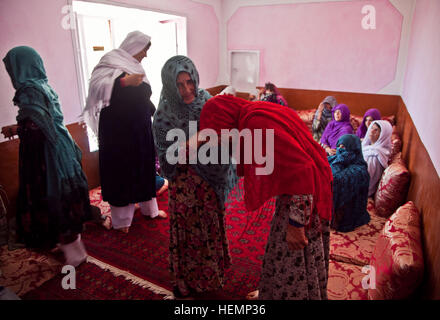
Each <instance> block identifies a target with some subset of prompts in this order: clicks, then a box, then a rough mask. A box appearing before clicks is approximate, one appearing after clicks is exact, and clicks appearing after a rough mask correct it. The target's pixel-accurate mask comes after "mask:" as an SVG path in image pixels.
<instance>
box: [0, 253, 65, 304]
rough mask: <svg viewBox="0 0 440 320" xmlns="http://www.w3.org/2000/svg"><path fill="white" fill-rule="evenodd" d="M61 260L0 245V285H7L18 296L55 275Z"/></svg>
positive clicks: (60, 266)
mask: <svg viewBox="0 0 440 320" xmlns="http://www.w3.org/2000/svg"><path fill="white" fill-rule="evenodd" d="M61 268H62V264H61V262H59V261H57V260H56V259H55V258H54V257H52V256H46V255H42V254H39V253H37V252H34V251H31V250H29V249H17V250H13V251H9V250H8V246H7V245H4V246H2V247H0V286H3V287H8V288H9V289H10V290H11V291H13V292H14V293H15V294H17V295H18V296H22V295H24V294H25V293H27V292H29V291H31V290H33V289H35V288H37V287H39V286H41V285H42V284H43V283H45V282H46V281H48V280H50V279H52V278H53V277H55V276H56V275H57V274H58V273H59V272H60V271H61Z"/></svg>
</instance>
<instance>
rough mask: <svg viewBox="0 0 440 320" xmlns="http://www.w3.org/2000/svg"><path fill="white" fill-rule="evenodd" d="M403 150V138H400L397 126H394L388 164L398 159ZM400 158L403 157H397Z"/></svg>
mask: <svg viewBox="0 0 440 320" xmlns="http://www.w3.org/2000/svg"><path fill="white" fill-rule="evenodd" d="M401 151H402V139H401V138H400V135H399V133H398V132H397V127H396V126H393V133H392V134H391V156H390V160H389V161H388V164H391V163H393V162H394V160H395V159H396V156H397V155H398V154H399V152H401ZM397 158H398V159H400V158H401V157H397Z"/></svg>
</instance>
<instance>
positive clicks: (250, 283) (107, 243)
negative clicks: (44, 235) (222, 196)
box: [82, 189, 274, 299]
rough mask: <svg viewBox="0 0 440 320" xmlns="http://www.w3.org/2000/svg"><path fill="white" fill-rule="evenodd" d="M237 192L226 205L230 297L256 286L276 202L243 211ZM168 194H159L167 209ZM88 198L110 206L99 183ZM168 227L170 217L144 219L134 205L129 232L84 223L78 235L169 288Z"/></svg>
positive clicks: (100, 253)
mask: <svg viewBox="0 0 440 320" xmlns="http://www.w3.org/2000/svg"><path fill="white" fill-rule="evenodd" d="M235 195H236V194H233V195H232V197H231V201H230V203H229V204H228V206H227V217H226V226H227V235H228V239H229V243H230V252H231V256H232V267H231V268H230V269H229V270H228V271H227V276H226V283H225V287H224V293H225V295H226V296H225V298H228V299H243V298H244V297H245V296H246V294H247V293H248V292H249V291H252V290H255V289H256V288H257V286H258V281H259V278H260V270H261V263H262V258H263V255H264V249H265V245H266V241H267V236H268V234H269V230H270V220H271V218H272V214H273V210H274V202H273V200H272V201H269V202H268V204H266V206H265V207H264V208H262V209H260V210H259V211H256V212H251V213H247V214H244V213H245V212H246V211H245V209H244V204H243V202H241V201H237V200H236V197H235ZM167 197H168V195H167V193H164V194H163V195H162V196H160V197H159V198H158V204H159V208H160V209H162V210H165V211H167V207H168V198H167ZM91 199H92V203H93V204H95V205H99V206H100V207H101V210H102V211H103V213H106V212H107V211H108V206H107V204H105V203H103V202H102V200H101V196H100V190H99V189H96V190H95V191H94V192H93V195H92V196H91ZM168 232H169V220H168V219H165V220H158V219H154V220H151V219H146V218H144V217H143V216H142V215H141V214H140V212H139V210H137V211H136V213H135V217H134V220H133V223H132V226H131V228H130V232H129V233H128V234H123V233H121V232H119V231H116V230H110V231H107V230H104V229H103V228H102V227H100V226H98V225H94V224H88V225H87V229H86V231H85V232H84V233H83V235H82V238H83V240H84V243H85V245H86V248H87V251H88V253H89V255H91V256H92V257H94V258H96V259H98V260H100V261H103V262H105V263H106V264H109V265H112V266H115V267H116V268H118V269H122V270H125V271H128V272H130V273H131V274H133V275H135V276H137V277H139V278H142V279H145V280H147V281H149V282H151V283H153V284H155V285H158V286H160V287H163V288H165V289H167V290H170V291H171V290H172V286H171V282H170V280H171V279H170V275H169V271H168V255H169V250H168V244H169V233H168Z"/></svg>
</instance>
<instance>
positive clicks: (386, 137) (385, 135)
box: [362, 120, 393, 168]
mask: <svg viewBox="0 0 440 320" xmlns="http://www.w3.org/2000/svg"><path fill="white" fill-rule="evenodd" d="M373 124H377V125H378V126H379V127H380V136H379V139H377V141H376V142H375V143H373V144H371V139H370V131H371V128H372V127H373ZM392 133H393V127H392V126H391V124H390V123H389V122H388V121H386V120H375V121H373V122H372V123H371V124H370V126H369V127H368V130H367V133H366V134H365V138H364V140H363V141H362V153H363V154H364V159H365V161H367V159H368V158H369V157H372V156H374V157H377V158H378V159H379V162H380V164H381V165H382V167H384V168H387V167H388V160H389V158H390V156H391V147H392V145H391V134H392ZM367 162H368V161H367Z"/></svg>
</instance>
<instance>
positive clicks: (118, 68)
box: [81, 31, 151, 135]
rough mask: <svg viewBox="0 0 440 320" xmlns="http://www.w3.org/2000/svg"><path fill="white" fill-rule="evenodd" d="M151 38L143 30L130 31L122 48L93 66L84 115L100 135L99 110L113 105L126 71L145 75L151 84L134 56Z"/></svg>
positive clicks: (90, 125)
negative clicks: (117, 83) (115, 88)
mask: <svg viewBox="0 0 440 320" xmlns="http://www.w3.org/2000/svg"><path fill="white" fill-rule="evenodd" d="M150 41H151V37H150V36H148V35H146V34H143V33H142V32H140V31H133V32H130V33H129V34H128V35H127V37H126V38H125V40H124V41H123V42H122V43H121V45H120V46H119V48H118V49H114V50H112V51H110V52H108V53H107V54H105V55H104V56H103V57H102V58H101V60H100V61H99V63H98V65H97V66H96V67H95V68H94V69H93V72H92V77H91V79H90V84H89V94H88V97H87V102H86V106H85V108H84V111H83V113H82V115H81V117H82V119H83V121H85V123H86V124H87V125H88V126H89V128H90V129H92V131H93V132H94V133H95V134H96V135H98V123H99V113H100V112H101V110H102V108H105V107H107V106H108V105H109V104H110V98H111V94H112V90H113V84H114V82H115V79H116V78H117V77H119V76H120V75H121V74H122V73H123V72H126V73H128V74H134V73H136V74H143V75H144V78H143V81H144V82H146V83H149V81H148V79H147V75H146V74H145V70H144V68H143V67H142V64H141V63H140V62H139V61H138V60H136V59H135V58H134V57H133V56H134V55H136V54H138V53H139V52H141V51H142V49H144V48H145V47H146V46H147V44H148V43H150Z"/></svg>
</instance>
